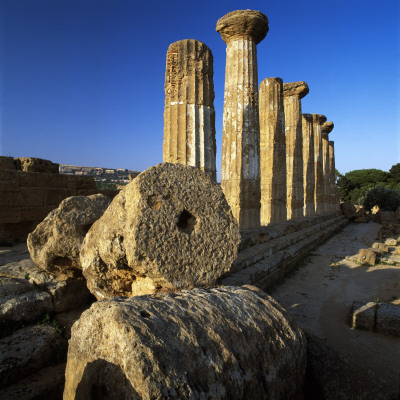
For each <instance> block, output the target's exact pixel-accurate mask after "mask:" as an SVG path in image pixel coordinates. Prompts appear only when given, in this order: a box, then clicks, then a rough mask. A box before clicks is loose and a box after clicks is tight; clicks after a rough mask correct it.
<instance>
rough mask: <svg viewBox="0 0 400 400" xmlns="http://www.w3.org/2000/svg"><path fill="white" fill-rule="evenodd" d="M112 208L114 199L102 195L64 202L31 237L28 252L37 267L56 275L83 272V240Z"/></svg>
mask: <svg viewBox="0 0 400 400" xmlns="http://www.w3.org/2000/svg"><path fill="white" fill-rule="evenodd" d="M109 204H110V199H109V198H108V197H107V196H104V195H102V194H94V195H92V196H87V197H86V196H75V197H68V198H66V199H65V200H63V201H62V202H61V203H60V205H59V206H58V208H56V209H55V210H53V211H51V212H50V214H49V215H48V216H47V217H46V218H45V219H44V220H43V221H42V222H41V223H40V224H39V225H38V226H37V227H36V229H35V230H34V231H33V232H32V233H30V234H29V236H28V241H27V243H28V250H29V253H30V255H31V257H32V260H33V261H34V262H35V264H36V265H38V266H39V267H40V268H42V269H44V270H46V271H49V272H53V273H54V272H63V271H66V270H69V269H81V265H80V261H79V251H80V247H81V244H82V242H83V239H84V237H85V235H86V233H87V231H88V230H89V228H90V227H91V226H92V224H93V223H94V222H95V221H97V220H98V219H99V218H100V217H101V215H102V214H103V212H104V211H105V210H106V208H107V207H108V205H109Z"/></svg>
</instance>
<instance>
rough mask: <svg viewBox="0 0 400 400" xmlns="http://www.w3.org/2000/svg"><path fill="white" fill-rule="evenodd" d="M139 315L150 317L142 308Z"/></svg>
mask: <svg viewBox="0 0 400 400" xmlns="http://www.w3.org/2000/svg"><path fill="white" fill-rule="evenodd" d="M140 315H141V316H142V317H143V318H150V314H149V313H148V312H147V311H144V310H141V311H140Z"/></svg>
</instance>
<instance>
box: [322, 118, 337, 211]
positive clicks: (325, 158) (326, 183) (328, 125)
mask: <svg viewBox="0 0 400 400" xmlns="http://www.w3.org/2000/svg"><path fill="white" fill-rule="evenodd" d="M333 126H334V125H333V122H332V121H328V122H325V123H324V124H323V125H322V126H321V131H322V171H323V174H324V177H323V199H322V202H323V212H324V214H329V213H330V209H329V208H330V207H329V205H330V197H331V188H330V168H329V138H328V135H329V133H330V132H331V131H332V129H333Z"/></svg>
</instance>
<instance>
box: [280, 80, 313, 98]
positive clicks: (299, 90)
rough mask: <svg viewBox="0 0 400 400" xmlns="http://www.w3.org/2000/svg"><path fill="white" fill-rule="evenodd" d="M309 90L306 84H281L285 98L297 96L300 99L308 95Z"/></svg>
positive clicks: (301, 82)
mask: <svg viewBox="0 0 400 400" xmlns="http://www.w3.org/2000/svg"><path fill="white" fill-rule="evenodd" d="M309 91H310V90H309V88H308V85H307V83H306V82H304V81H299V82H285V83H284V84H283V93H284V96H285V97H290V96H297V97H299V99H302V98H303V97H304V96H306V95H307V94H308V93H309Z"/></svg>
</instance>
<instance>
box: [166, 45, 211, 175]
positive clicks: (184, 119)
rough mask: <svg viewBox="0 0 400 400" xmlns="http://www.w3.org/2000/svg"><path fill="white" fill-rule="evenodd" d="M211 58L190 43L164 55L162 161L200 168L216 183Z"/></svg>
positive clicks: (202, 49)
mask: <svg viewBox="0 0 400 400" xmlns="http://www.w3.org/2000/svg"><path fill="white" fill-rule="evenodd" d="M215 155H216V144H215V112H214V83H213V56H212V53H211V51H210V49H209V48H208V47H207V46H206V45H205V44H204V43H202V42H200V41H198V40H193V39H186V40H179V41H178V42H175V43H172V44H171V45H170V46H169V47H168V51H167V66H166V71H165V108H164V144H163V160H164V162H170V163H174V164H183V165H190V166H194V167H198V168H200V169H201V170H202V171H205V172H207V173H208V174H210V175H211V176H212V178H213V179H214V180H215V179H216V163H215Z"/></svg>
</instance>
